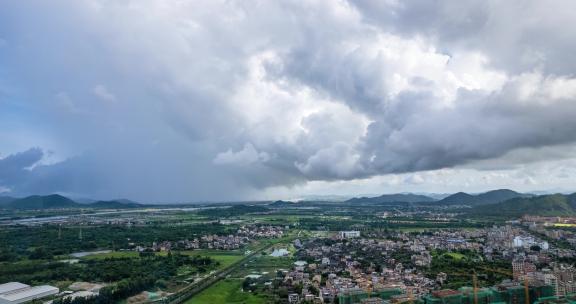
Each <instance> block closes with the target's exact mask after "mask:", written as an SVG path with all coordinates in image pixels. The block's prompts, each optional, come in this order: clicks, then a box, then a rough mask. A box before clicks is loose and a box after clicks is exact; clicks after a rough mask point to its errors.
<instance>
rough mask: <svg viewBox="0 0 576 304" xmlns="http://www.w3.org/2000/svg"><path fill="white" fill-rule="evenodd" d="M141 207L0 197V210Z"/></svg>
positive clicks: (123, 202) (58, 197)
mask: <svg viewBox="0 0 576 304" xmlns="http://www.w3.org/2000/svg"><path fill="white" fill-rule="evenodd" d="M142 206H144V205H142V204H139V203H136V202H132V201H129V200H112V201H96V202H93V203H84V204H81V203H77V202H75V201H73V200H71V199H69V198H67V197H65V196H62V195H59V194H51V195H32V196H28V197H24V198H12V197H6V196H3V197H0V208H2V209H65V208H95V209H126V208H138V207H142Z"/></svg>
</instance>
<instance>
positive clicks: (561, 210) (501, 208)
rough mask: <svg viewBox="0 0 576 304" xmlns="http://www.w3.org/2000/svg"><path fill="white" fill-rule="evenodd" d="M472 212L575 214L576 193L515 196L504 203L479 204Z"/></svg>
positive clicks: (518, 215) (509, 214)
mask: <svg viewBox="0 0 576 304" xmlns="http://www.w3.org/2000/svg"><path fill="white" fill-rule="evenodd" d="M470 213H471V214H475V215H488V216H507V217H520V216H522V215H542V216H574V215H576V193H574V194H570V195H563V194H552V195H542V196H536V197H529V198H522V197H518V198H513V199H509V200H507V201H505V202H502V203H497V204H489V205H483V206H477V207H475V208H472V209H471V210H470Z"/></svg>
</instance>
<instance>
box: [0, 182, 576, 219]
mask: <svg viewBox="0 0 576 304" xmlns="http://www.w3.org/2000/svg"><path fill="white" fill-rule="evenodd" d="M302 203H306V202H302ZM308 203H313V202H311V201H308ZM334 204H348V205H354V204H358V205H361V204H373V205H398V204H427V205H430V204H433V205H445V206H454V205H467V206H471V207H472V208H470V209H469V210H467V213H469V214H472V215H479V216H507V217H519V216H522V215H526V214H528V215H546V216H576V193H574V194H570V195H563V194H552V195H534V194H525V193H519V192H515V191H512V190H508V189H500V190H493V191H488V192H485V193H480V194H468V193H464V192H458V193H455V194H452V195H450V196H447V197H445V198H444V199H441V200H435V199H434V198H432V197H430V196H426V195H419V194H411V193H400V194H385V195H381V196H377V197H359V198H352V199H349V200H347V201H345V202H334ZM295 205H298V206H300V205H301V203H292V202H287V201H276V202H272V203H270V204H268V207H272V208H282V207H291V206H295ZM148 206H152V205H144V204H140V203H137V202H133V201H129V200H124V199H117V200H109V201H93V202H87V201H86V200H84V201H83V203H79V202H77V201H74V200H72V199H70V198H67V197H65V196H62V195H59V194H52V195H32V196H28V197H24V198H13V197H8V196H0V209H13V210H31V209H36V210H38V209H69V208H94V209H128V208H142V207H148ZM155 206H158V205H155ZM266 211H268V209H267V208H264V207H260V206H254V205H248V206H247V205H238V206H236V207H231V208H226V209H215V210H210V211H206V212H207V213H208V214H206V215H210V214H211V213H214V214H212V215H221V214H222V213H230V214H243V213H254V212H266Z"/></svg>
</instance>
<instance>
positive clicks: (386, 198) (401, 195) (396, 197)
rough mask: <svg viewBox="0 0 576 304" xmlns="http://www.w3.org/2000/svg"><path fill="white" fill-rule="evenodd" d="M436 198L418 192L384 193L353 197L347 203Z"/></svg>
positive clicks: (409, 201) (408, 201) (410, 200)
mask: <svg viewBox="0 0 576 304" xmlns="http://www.w3.org/2000/svg"><path fill="white" fill-rule="evenodd" d="M434 201H435V199H433V198H431V197H429V196H425V195H418V194H411V193H399V194H384V195H380V196H377V197H355V198H351V199H349V200H347V201H345V202H346V203H376V204H377V203H424V202H434Z"/></svg>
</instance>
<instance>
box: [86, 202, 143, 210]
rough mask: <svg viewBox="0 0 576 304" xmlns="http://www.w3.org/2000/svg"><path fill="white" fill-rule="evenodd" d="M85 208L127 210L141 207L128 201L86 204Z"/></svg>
mask: <svg viewBox="0 0 576 304" xmlns="http://www.w3.org/2000/svg"><path fill="white" fill-rule="evenodd" d="M85 206H86V207H89V208H98V209H129V208H139V207H142V205H141V204H138V203H136V202H132V201H128V200H112V201H97V202H94V203H90V204H86V205H85Z"/></svg>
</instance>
